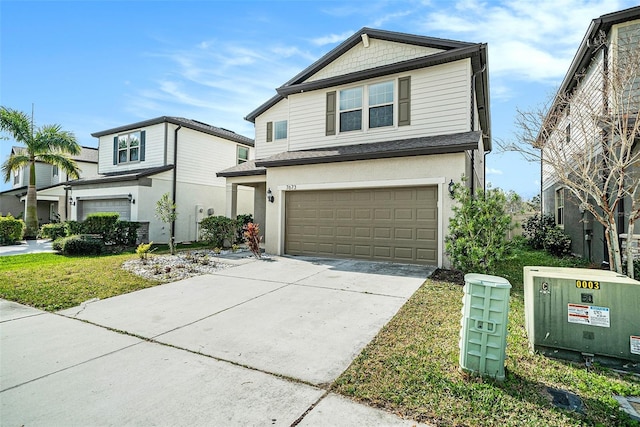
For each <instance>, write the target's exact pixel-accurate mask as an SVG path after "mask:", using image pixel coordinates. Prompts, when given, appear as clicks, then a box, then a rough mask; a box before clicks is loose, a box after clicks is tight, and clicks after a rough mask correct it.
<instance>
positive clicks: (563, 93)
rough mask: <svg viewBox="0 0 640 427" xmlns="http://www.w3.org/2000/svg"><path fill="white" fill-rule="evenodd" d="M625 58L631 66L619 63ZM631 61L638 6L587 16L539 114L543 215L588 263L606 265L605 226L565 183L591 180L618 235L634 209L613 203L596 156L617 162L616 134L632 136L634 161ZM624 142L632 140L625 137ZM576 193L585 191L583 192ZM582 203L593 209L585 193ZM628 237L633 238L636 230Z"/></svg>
mask: <svg viewBox="0 0 640 427" xmlns="http://www.w3.org/2000/svg"><path fill="white" fill-rule="evenodd" d="M625 58H629V59H630V60H631V61H632V63H631V64H625V61H626V59H625ZM639 63H640V6H638V7H633V8H630V9H626V10H621V11H618V12H614V13H609V14H606V15H602V16H600V17H599V18H596V19H593V20H592V22H591V24H590V25H589V28H588V30H587V32H586V34H585V36H584V38H583V40H582V42H581V44H580V46H579V48H578V51H577V53H576V55H575V56H574V58H573V61H572V62H571V65H570V67H569V70H568V71H567V74H566V75H565V77H564V79H563V81H562V84H561V85H560V87H559V89H558V92H557V94H556V97H555V102H554V103H553V105H552V107H551V109H550V110H549V111H548V113H547V117H546V119H545V125H546V128H545V129H543V130H542V131H541V132H540V134H539V138H540V139H539V143H540V146H544V151H543V153H542V155H543V157H542V158H543V177H542V202H543V211H544V212H545V213H548V214H551V215H553V216H554V217H555V221H556V224H557V225H558V226H559V227H561V228H563V229H564V232H565V233H566V234H568V235H569V236H570V237H571V250H572V252H573V253H575V254H578V255H581V256H583V257H584V258H587V259H590V260H591V261H593V262H596V263H601V262H603V261H609V253H608V248H607V243H606V241H607V236H605V228H604V227H603V225H602V224H601V223H599V222H598V221H597V220H596V219H595V218H594V216H593V215H592V214H591V213H590V212H589V210H588V209H586V208H585V206H586V203H583V202H584V200H583V199H581V197H582V198H584V197H585V196H584V195H580V196H579V195H576V194H575V192H574V191H571V189H570V187H573V188H576V186H575V185H571V183H572V182H578V183H581V188H588V187H589V186H588V185H587V183H593V184H594V185H595V187H596V188H597V189H598V191H599V192H600V193H601V194H602V196H598V197H597V198H598V199H600V200H603V199H607V202H606V203H605V204H611V206H612V207H613V208H615V210H616V211H617V212H616V213H615V215H616V216H617V219H616V226H617V232H618V234H619V235H625V236H626V233H627V231H628V230H627V225H628V219H629V215H637V214H638V212H637V210H636V211H635V212H633V213H632V211H631V209H632V202H633V200H632V199H631V196H630V195H627V196H626V197H624V198H622V199H621V200H619V202H618V203H617V204H616V205H615V206H613V202H614V201H615V200H616V199H617V196H616V194H617V190H616V189H615V188H614V187H615V185H616V182H617V180H615V179H614V180H613V181H614V182H608V180H609V179H610V178H612V177H614V174H612V173H610V172H611V170H613V169H615V168H616V167H617V166H616V165H613V164H609V163H608V162H605V161H603V153H606V152H609V153H611V154H612V155H607V154H604V156H606V157H607V158H609V159H613V158H615V157H617V158H618V159H617V160H616V162H617V161H618V160H620V159H621V158H622V157H621V156H620V155H624V153H621V152H620V151H619V150H620V145H619V141H620V139H619V136H620V132H626V133H628V132H635V138H636V140H635V141H636V142H635V146H634V147H632V148H633V149H634V151H635V153H636V154H635V156H636V159H637V158H638V154H637V153H638V152H639V150H640V144H638V138H639V135H638V127H637V126H635V131H633V129H634V125H633V124H634V123H636V122H637V121H638V120H639V119H640V116H639V115H638V108H639V107H640V90H639V87H640V76H639V75H638V64H639ZM629 73H630V74H629ZM625 74H627V75H625ZM627 85H629V86H630V87H626V86H627ZM623 129H626V130H623ZM627 140H628V141H633V136H631V138H630V139H627ZM626 158H627V159H629V158H631V157H629V156H628V155H627V157H626ZM616 162H614V163H616ZM636 162H637V160H636ZM558 166H560V167H558ZM639 174H640V164H636V166H635V175H634V172H633V167H632V168H630V169H628V170H627V171H626V172H625V173H624V174H623V175H626V179H629V180H634V179H635V180H636V181H635V182H636V183H637V182H638V181H637V180H638V175H639ZM605 185H606V186H607V188H605V187H604V186H605ZM590 192H591V193H592V194H593V193H594V191H590ZM580 194H586V190H585V191H580ZM636 197H637V196H636ZM581 200H582V201H583V202H581ZM588 200H589V203H590V204H593V205H596V204H597V202H595V201H594V198H593V196H590V197H589V199H588ZM637 206H638V204H637V199H636V209H638V208H637ZM599 212H602V211H601V210H599ZM635 234H640V227H639V226H638V225H636V227H635ZM610 238H612V239H615V238H616V237H612V236H610Z"/></svg>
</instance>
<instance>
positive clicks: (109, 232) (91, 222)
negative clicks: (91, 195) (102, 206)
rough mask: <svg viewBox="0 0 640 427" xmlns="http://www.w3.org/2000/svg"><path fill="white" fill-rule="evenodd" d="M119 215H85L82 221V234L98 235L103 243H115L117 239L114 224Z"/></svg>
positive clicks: (99, 213)
mask: <svg viewBox="0 0 640 427" xmlns="http://www.w3.org/2000/svg"><path fill="white" fill-rule="evenodd" d="M119 217H120V215H119V214H117V213H114V212H97V213H92V214H89V215H87V218H86V219H85V220H84V222H83V223H84V230H85V231H84V232H85V233H88V234H98V235H100V236H101V237H102V240H103V241H104V242H105V243H115V240H116V239H117V233H116V223H117V222H118V218H119Z"/></svg>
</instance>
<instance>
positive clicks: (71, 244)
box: [61, 234, 104, 255]
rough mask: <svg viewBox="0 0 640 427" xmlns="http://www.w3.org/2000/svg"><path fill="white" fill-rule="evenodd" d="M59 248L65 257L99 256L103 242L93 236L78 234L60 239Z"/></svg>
mask: <svg viewBox="0 0 640 427" xmlns="http://www.w3.org/2000/svg"><path fill="white" fill-rule="evenodd" d="M61 247H62V253H63V254H65V255H100V254H101V253H102V251H103V249H104V242H103V241H102V239H99V238H96V237H95V236H93V235H89V234H78V235H75V236H69V237H65V238H64V239H62V242H61Z"/></svg>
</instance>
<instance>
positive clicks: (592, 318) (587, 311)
mask: <svg viewBox="0 0 640 427" xmlns="http://www.w3.org/2000/svg"><path fill="white" fill-rule="evenodd" d="M567 307H568V310H567V313H568V320H569V323H580V324H582V325H591V326H601V327H603V328H608V327H610V320H609V319H610V317H609V308H608V307H598V306H595V305H583V304H568V306H567Z"/></svg>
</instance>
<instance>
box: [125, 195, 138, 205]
mask: <svg viewBox="0 0 640 427" xmlns="http://www.w3.org/2000/svg"><path fill="white" fill-rule="evenodd" d="M127 198H128V199H129V203H131V204H132V205H135V204H136V199H134V198H133V196H132V195H131V193H129V194H128V195H127Z"/></svg>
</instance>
